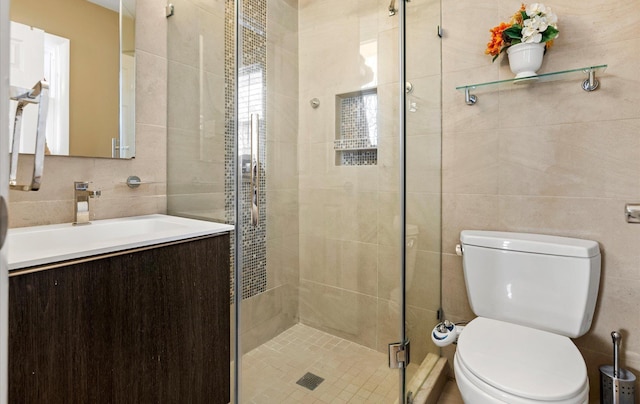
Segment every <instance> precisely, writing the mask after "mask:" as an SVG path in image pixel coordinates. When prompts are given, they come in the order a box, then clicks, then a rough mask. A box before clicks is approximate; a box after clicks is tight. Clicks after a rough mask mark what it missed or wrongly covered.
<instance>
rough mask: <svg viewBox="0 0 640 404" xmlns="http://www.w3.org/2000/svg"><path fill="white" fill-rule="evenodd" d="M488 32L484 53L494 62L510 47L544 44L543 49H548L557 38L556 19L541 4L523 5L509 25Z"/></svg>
mask: <svg viewBox="0 0 640 404" xmlns="http://www.w3.org/2000/svg"><path fill="white" fill-rule="evenodd" d="M489 31H490V32H491V41H490V42H489V43H488V44H487V50H486V51H485V53H486V54H487V55H491V56H493V60H494V61H495V60H496V58H497V57H498V56H499V55H500V54H501V53H502V52H504V51H506V50H507V49H508V48H509V47H510V46H511V45H515V44H519V43H546V47H545V49H548V48H550V47H551V45H552V44H553V39H555V38H556V37H557V36H558V32H559V31H558V17H557V16H556V15H555V14H554V13H553V12H552V11H551V7H545V5H544V4H542V3H532V4H530V5H526V4H524V3H523V4H522V6H521V7H520V10H518V12H516V13H515V14H514V15H513V17H511V20H510V21H509V23H505V22H501V23H500V24H498V25H496V26H495V27H493V28H492V29H490V30H489Z"/></svg>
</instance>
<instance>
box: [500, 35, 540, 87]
mask: <svg viewBox="0 0 640 404" xmlns="http://www.w3.org/2000/svg"><path fill="white" fill-rule="evenodd" d="M544 47H545V44H544V43H519V44H515V45H511V46H510V47H509V48H508V49H507V55H508V57H509V67H510V68H511V71H512V72H513V73H514V74H515V75H516V78H517V79H520V78H523V77H531V76H535V75H536V71H538V69H539V68H540V66H542V56H544Z"/></svg>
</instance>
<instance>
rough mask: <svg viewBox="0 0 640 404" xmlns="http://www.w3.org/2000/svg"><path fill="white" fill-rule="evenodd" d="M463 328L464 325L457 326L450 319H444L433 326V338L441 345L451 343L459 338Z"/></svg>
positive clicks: (434, 341)
mask: <svg viewBox="0 0 640 404" xmlns="http://www.w3.org/2000/svg"><path fill="white" fill-rule="evenodd" d="M463 329H464V327H463V326H457V325H455V324H453V323H452V322H451V321H449V320H444V321H443V322H441V323H438V324H437V325H436V326H435V327H434V328H433V331H432V332H431V340H432V341H433V343H434V344H436V345H437V346H439V347H444V346H448V345H451V344H453V343H454V342H456V341H457V340H458V336H459V335H460V333H461V332H462V330H463Z"/></svg>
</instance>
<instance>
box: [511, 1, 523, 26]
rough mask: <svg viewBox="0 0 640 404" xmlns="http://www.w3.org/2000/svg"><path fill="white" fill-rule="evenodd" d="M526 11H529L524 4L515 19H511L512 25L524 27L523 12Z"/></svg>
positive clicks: (514, 16)
mask: <svg viewBox="0 0 640 404" xmlns="http://www.w3.org/2000/svg"><path fill="white" fill-rule="evenodd" d="M526 9H527V6H526V5H525V4H524V3H522V4H521V5H520V10H518V11H517V12H516V13H515V14H514V15H513V17H511V21H510V23H511V25H514V24H518V25H522V12H523V11H525V10H526Z"/></svg>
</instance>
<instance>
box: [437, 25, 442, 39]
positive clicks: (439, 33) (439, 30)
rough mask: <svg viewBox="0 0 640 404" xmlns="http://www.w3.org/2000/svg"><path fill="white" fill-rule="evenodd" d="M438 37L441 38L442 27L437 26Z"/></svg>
mask: <svg viewBox="0 0 640 404" xmlns="http://www.w3.org/2000/svg"><path fill="white" fill-rule="evenodd" d="M438 36H439V37H440V38H442V27H441V26H439V25H438Z"/></svg>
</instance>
